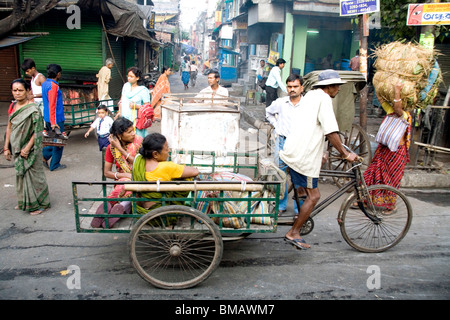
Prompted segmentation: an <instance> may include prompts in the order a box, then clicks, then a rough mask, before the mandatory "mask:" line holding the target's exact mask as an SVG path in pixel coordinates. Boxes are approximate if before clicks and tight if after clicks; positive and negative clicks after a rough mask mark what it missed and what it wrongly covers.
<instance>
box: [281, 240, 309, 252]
mask: <svg viewBox="0 0 450 320" xmlns="http://www.w3.org/2000/svg"><path fill="white" fill-rule="evenodd" d="M284 241H286V242H287V243H289V244H292V245H293V246H294V247H296V248H297V249H299V250H307V249H309V248H311V247H310V246H309V244H307V243H306V241H305V239H288V238H286V237H285V238H284Z"/></svg>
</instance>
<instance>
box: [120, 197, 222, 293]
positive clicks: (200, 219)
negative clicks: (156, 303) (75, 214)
mask: <svg viewBox="0 0 450 320" xmlns="http://www.w3.org/2000/svg"><path fill="white" fill-rule="evenodd" d="M128 246H129V249H130V258H131V262H132V264H133V266H134V268H135V269H136V270H137V272H138V273H139V275H140V276H141V277H142V278H144V279H145V280H146V281H148V282H150V283H151V284H152V285H154V286H155V287H158V288H163V289H185V288H190V287H193V286H195V285H197V284H199V283H200V282H202V281H204V280H205V279H206V278H208V276H209V275H211V273H212V272H213V271H214V270H215V269H216V268H217V267H218V265H219V263H220V260H221V259H222V252H223V243H222V236H221V234H220V230H219V228H218V226H217V225H216V224H215V223H214V222H213V221H212V220H211V219H210V218H209V217H208V216H207V215H206V214H204V213H202V212H200V211H198V210H195V209H193V208H190V207H186V206H174V205H173V206H165V207H161V208H157V209H155V210H152V211H150V212H149V213H147V214H146V215H144V216H143V217H142V218H140V219H139V220H138V221H137V222H136V224H135V225H134V226H133V229H132V231H131V234H130V239H129V244H128Z"/></svg>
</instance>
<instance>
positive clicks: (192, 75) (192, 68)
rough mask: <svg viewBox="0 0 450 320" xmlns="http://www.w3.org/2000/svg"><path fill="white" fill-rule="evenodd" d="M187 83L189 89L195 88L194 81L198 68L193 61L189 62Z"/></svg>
mask: <svg viewBox="0 0 450 320" xmlns="http://www.w3.org/2000/svg"><path fill="white" fill-rule="evenodd" d="M189 68H190V69H189V70H190V71H189V81H190V83H191V87H195V81H196V80H197V73H198V67H197V65H196V64H195V61H192V62H191V65H190V66H189Z"/></svg>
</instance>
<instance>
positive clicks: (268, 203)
mask: <svg viewBox="0 0 450 320" xmlns="http://www.w3.org/2000/svg"><path fill="white" fill-rule="evenodd" d="M178 154H188V155H190V162H189V163H186V165H192V166H199V163H198V162H196V160H198V159H199V158H198V156H204V155H211V156H212V158H211V164H210V165H209V167H210V168H211V169H214V171H211V172H215V169H218V168H228V169H231V170H232V172H234V173H238V172H239V170H241V169H248V170H250V171H251V172H253V173H254V177H256V175H257V169H258V161H257V160H258V154H256V153H254V154H251V153H232V152H230V153H227V154H226V155H227V156H230V157H232V159H233V164H232V165H224V166H221V165H216V161H215V159H216V153H215V152H209V151H181V150H173V151H172V152H171V156H175V155H178ZM221 156H223V155H221ZM239 160H244V161H241V162H239ZM242 162H244V163H242ZM245 162H247V163H245ZM200 165H201V166H203V167H206V166H208V165H206V164H200ZM281 183H282V182H281V181H252V182H241V181H184V180H183V181H170V182H168V181H163V182H158V184H159V185H161V186H163V185H178V186H180V185H185V186H186V187H190V188H191V189H192V188H193V189H194V191H191V192H189V195H188V196H186V197H184V198H170V197H168V196H167V193H166V192H163V191H162V192H160V193H161V194H162V198H160V199H151V201H152V202H161V204H162V206H166V205H168V204H169V203H170V202H171V201H177V202H180V201H182V202H184V203H185V205H186V206H190V207H192V208H197V206H198V204H199V203H201V202H207V203H210V202H217V203H218V208H219V209H218V212H217V210H216V212H214V213H208V216H209V217H210V218H212V219H213V220H214V221H215V222H216V224H217V225H218V226H219V229H220V230H221V232H222V233H262V232H275V231H276V228H277V214H278V205H279V197H280V190H281ZM117 184H120V185H130V184H131V185H133V184H134V185H155V184H157V182H148V181H145V182H143V181H130V182H122V181H121V182H117V181H111V182H109V181H91V182H89V181H74V182H72V192H73V199H74V210H75V223H76V229H77V232H94V233H95V232H96V233H129V232H130V231H131V226H132V225H133V224H134V222H136V221H137V219H139V218H140V217H142V215H141V214H139V213H137V212H138V211H137V202H140V201H149V199H147V198H141V197H139V194H138V193H137V192H133V194H132V196H131V197H130V198H126V199H125V198H107V194H108V192H107V189H108V188H111V187H114V186H115V185H117ZM226 184H227V185H237V186H239V185H240V186H241V189H240V190H241V192H242V193H241V195H244V196H243V197H229V194H228V195H227V194H226V193H225V192H226V191H224V190H220V191H216V192H215V197H213V198H209V197H201V198H199V197H198V192H197V191H196V190H195V189H196V188H197V187H198V186H200V185H202V186H204V187H205V188H206V189H207V188H208V187H206V186H213V185H214V186H221V185H226ZM96 186H97V188H95V187H96ZM249 186H259V188H260V189H261V191H248V190H249V189H248V187H249ZM98 187H100V188H101V191H100V190H98ZM80 189H82V190H83V194H86V195H83V196H82V195H80ZM267 190H269V191H270V192H266V193H265V192H264V191H267ZM255 192H259V193H255ZM93 194H101V195H100V196H92V195H93ZM233 195H234V196H235V195H236V193H233ZM252 195H258V197H252ZM124 200H126V201H131V202H132V213H131V214H123V215H114V216H111V215H108V214H98V215H97V214H93V213H89V212H83V211H87V209H86V208H84V209H81V210H80V207H81V204H82V203H86V204H87V205H88V206H91V207H94V206H95V204H96V203H98V204H99V205H100V204H101V203H103V205H104V212H107V205H106V203H107V202H108V201H124ZM258 201H259V202H263V203H264V204H265V208H266V209H265V210H264V211H263V212H260V213H254V211H253V208H254V205H255V203H256V202H258ZM225 202H240V203H246V205H245V208H246V209H245V210H244V212H239V213H233V214H230V213H227V212H225V209H224V204H225ZM95 207H97V206H95ZM94 217H100V218H112V217H115V218H130V219H129V221H130V224H129V228H113V229H110V228H109V225H108V222H109V221H108V219H105V225H106V226H105V228H103V229H93V228H89V227H88V228H83V227H82V225H81V219H82V218H94ZM225 218H242V219H243V220H242V221H243V223H244V227H243V228H239V229H233V228H230V227H224V223H223V220H224V219H225ZM250 218H268V219H270V221H271V223H270V224H269V225H257V224H254V223H251V219H250Z"/></svg>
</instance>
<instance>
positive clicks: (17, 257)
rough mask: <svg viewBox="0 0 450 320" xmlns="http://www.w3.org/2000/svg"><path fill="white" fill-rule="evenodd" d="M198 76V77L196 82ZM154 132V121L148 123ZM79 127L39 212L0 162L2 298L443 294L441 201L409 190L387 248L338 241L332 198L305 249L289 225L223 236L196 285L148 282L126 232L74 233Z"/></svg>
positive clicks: (86, 151) (80, 163)
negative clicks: (135, 264)
mask: <svg viewBox="0 0 450 320" xmlns="http://www.w3.org/2000/svg"><path fill="white" fill-rule="evenodd" d="M174 77H176V78H175V79H174ZM177 78H179V76H178V75H173V76H172V77H171V83H173V85H172V91H173V92H177V91H180V90H179V88H176V83H177V81H178V80H177ZM205 80H206V79H205V78H203V79H202V77H201V76H200V78H199V85H198V87H196V89H197V88H202V87H203V86H202V87H200V83H202V81H205ZM204 83H206V82H204ZM192 90H194V89H192ZM158 130H159V127H158V126H157V125H156V126H153V127H152V128H150V131H158ZM244 132H245V131H244ZM83 134H84V131H81V130H77V131H74V132H72V134H71V136H70V140H69V142H68V145H67V147H66V148H65V150H64V156H63V161H62V163H64V164H66V165H67V169H65V170H62V171H55V172H49V171H47V172H46V175H47V179H48V182H49V187H50V194H51V203H52V208H51V209H50V210H48V211H47V212H45V213H44V214H42V215H40V216H35V217H32V216H29V215H26V214H24V213H23V212H20V211H16V210H14V209H13V208H14V206H15V205H16V198H15V189H14V185H15V173H14V169H13V168H2V169H0V179H1V185H0V188H1V194H0V199H1V201H0V215H1V217H2V218H1V219H0V298H1V299H7V300H13V299H19V300H20V299H39V300H47V299H55V300H79V299H82V300H129V299H135V300H140V299H151V300H172V302H171V304H170V307H168V308H166V309H165V310H166V311H167V314H168V315H169V316H171V315H172V314H175V311H176V310H175V308H176V307H181V306H182V304H183V303H184V301H185V300H193V302H194V303H195V301H198V306H201V305H202V301H200V300H209V301H215V302H220V301H223V300H254V301H255V300H258V301H259V303H267V302H272V303H275V304H276V303H277V302H279V301H281V300H334V299H349V300H400V299H407V300H419V299H432V300H435V299H444V300H447V299H449V298H450V292H449V289H450V281H449V279H450V277H449V276H450V272H449V268H448V265H449V263H450V258H449V248H450V236H449V234H450V233H449V227H448V226H449V225H450V216H449V214H448V213H449V210H448V204H445V205H441V204H440V203H429V202H426V200H427V199H424V200H419V199H417V198H415V197H414V195H412V196H411V197H410V200H411V203H412V205H413V208H414V219H413V223H412V226H411V229H410V231H409V233H408V235H407V236H406V237H405V239H404V240H403V241H402V242H401V243H400V244H399V245H397V246H396V247H394V248H392V249H391V250H389V251H387V252H384V253H379V254H364V253H360V252H357V251H355V250H353V249H351V248H350V247H349V246H348V245H347V244H346V243H345V241H344V240H343V238H342V236H341V235H340V232H339V228H338V224H337V222H336V215H337V211H338V209H339V205H340V201H338V202H336V203H334V204H333V205H331V206H330V207H328V208H327V209H326V210H324V211H323V212H322V213H321V214H320V215H319V216H317V218H316V219H315V229H314V231H313V232H312V233H311V234H310V235H308V236H306V240H307V241H308V242H309V243H311V245H312V249H310V250H307V251H298V250H295V249H294V248H293V247H291V246H290V245H287V244H285V243H284V241H283V235H284V234H285V232H286V231H287V229H288V228H289V227H288V226H285V225H281V226H279V228H278V231H277V232H276V233H271V234H253V235H251V236H250V237H248V238H246V239H244V240H241V241H236V242H227V243H225V250H224V255H223V259H222V261H221V264H220V266H219V268H218V269H217V270H216V271H215V272H214V273H213V274H212V276H211V277H210V278H209V279H207V280H206V281H205V282H203V283H202V284H201V285H199V286H197V287H195V288H192V289H189V290H180V291H165V290H160V289H156V288H154V287H152V286H151V285H150V284H148V283H147V282H145V281H144V280H143V279H141V278H140V277H139V276H138V274H137V273H136V272H135V270H134V269H133V268H132V266H131V265H130V262H129V257H128V248H127V241H128V235H127V234H79V233H77V232H76V230H75V221H74V211H73V197H72V190H71V181H73V180H84V181H93V180H97V181H99V180H100V179H101V154H100V152H99V151H98V149H97V143H96V141H95V138H94V137H93V136H90V137H89V138H88V139H85V138H84V137H83ZM0 164H2V165H3V164H6V161H4V160H3V159H2V160H0ZM335 189H336V187H335V186H334V185H332V184H331V183H329V182H327V181H323V182H321V184H320V190H321V193H322V197H323V198H324V197H326V196H327V195H328V194H330V193H331V192H333V191H334V190H335ZM82 209H83V208H82ZM84 209H88V208H84ZM291 209H292V204H291ZM69 266H75V267H73V268H78V269H77V270H79V273H78V274H79V275H80V288H79V289H78V288H76V287H74V283H68V279H69V278H70V276H71V275H74V274H75V273H71V272H69V273H68V274H67V271H66V270H68V268H69ZM373 268H376V270H379V273H378V274H379V278H378V279H379V280H380V282H379V287H378V286H377V287H376V288H373V287H371V285H370V283H369V286H368V280H369V281H370V279H369V277H370V276H371V275H372V274H373V272H374V271H373V270H375V269H373ZM76 272H78V271H76ZM261 300H267V301H261ZM191 303H192V301H191ZM294 306H295V304H294V305H293V307H294ZM98 312H99V313H101V312H102V311H101V310H98ZM298 312H299V313H301V310H298Z"/></svg>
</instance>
